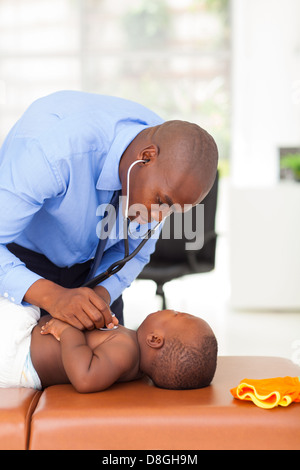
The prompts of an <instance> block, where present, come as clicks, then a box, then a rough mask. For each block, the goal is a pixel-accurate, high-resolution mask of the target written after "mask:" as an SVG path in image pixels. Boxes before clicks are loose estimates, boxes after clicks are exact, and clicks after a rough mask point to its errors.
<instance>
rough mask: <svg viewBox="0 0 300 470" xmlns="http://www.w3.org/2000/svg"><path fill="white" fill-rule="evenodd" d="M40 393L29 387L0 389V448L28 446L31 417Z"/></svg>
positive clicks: (13, 448)
mask: <svg viewBox="0 0 300 470" xmlns="http://www.w3.org/2000/svg"><path fill="white" fill-rule="evenodd" d="M40 395H41V392H37V391H36V390H33V389H29V388H12V389H9V388H2V389H0V449H6V450H23V449H26V448H27V447H28V441H29V434H30V424H31V417H32V413H33V411H34V409H35V407H36V405H37V402H38V400H39V397H40Z"/></svg>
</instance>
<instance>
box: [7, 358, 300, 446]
mask: <svg viewBox="0 0 300 470" xmlns="http://www.w3.org/2000/svg"><path fill="white" fill-rule="evenodd" d="M286 375H290V376H298V375H300V367H298V366H297V365H295V364H293V363H292V362H291V361H289V360H287V359H282V358H274V357H220V358H219V359H218V367H217V372H216V375H215V378H214V380H213V383H212V385H211V386H210V387H207V388H204V389H199V390H184V391H172V390H162V389H159V388H156V387H154V386H153V385H152V384H151V383H150V382H149V381H148V380H144V379H143V380H139V381H136V382H131V383H124V384H116V385H114V386H113V387H111V388H110V389H109V390H106V391H104V392H100V393H94V394H88V395H86V394H79V393H76V392H75V391H74V389H73V388H72V386H69V385H64V386H53V387H49V388H48V389H46V390H45V391H44V392H43V393H42V394H41V396H40V399H39V402H38V404H37V407H36V409H35V411H34V412H33V415H32V422H31V431H30V439H29V448H30V449H105V450H117V449H118V450H122V449H123V450H124V449H126V450H132V449H136V450H137V449H147V450H149V449H156V450H157V449H159V450H176V449H177V450H180V449H183V450H189V449H194V450H199V449H300V403H293V404H291V405H290V406H288V407H287V408H282V407H278V408H275V409H272V410H264V409H261V408H258V407H256V406H255V405H254V404H253V403H251V402H241V401H239V400H236V399H234V398H233V397H232V395H231V394H230V389H231V388H233V387H235V386H237V385H238V383H239V382H240V380H242V379H244V378H255V379H261V378H271V377H277V376H286ZM0 396H1V395H0Z"/></svg>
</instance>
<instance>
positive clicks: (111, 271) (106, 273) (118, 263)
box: [82, 160, 163, 288]
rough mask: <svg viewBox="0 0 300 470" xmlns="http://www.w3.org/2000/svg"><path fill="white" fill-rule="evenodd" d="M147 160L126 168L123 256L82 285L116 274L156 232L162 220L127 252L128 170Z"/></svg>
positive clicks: (99, 281)
mask: <svg viewBox="0 0 300 470" xmlns="http://www.w3.org/2000/svg"><path fill="white" fill-rule="evenodd" d="M148 161H149V160H136V161H135V162H133V163H132V164H131V165H130V167H129V168H128V172H127V197H126V207H125V211H124V217H123V229H124V230H123V231H124V258H122V259H120V260H118V261H115V262H114V263H113V264H111V265H110V266H109V267H108V268H107V269H106V271H104V272H102V273H101V274H98V275H97V276H95V277H93V278H92V279H90V280H89V281H87V282H86V283H85V284H83V286H82V287H90V288H93V287H96V286H97V285H98V284H100V283H101V282H103V281H105V279H108V278H109V277H111V276H113V275H114V274H116V273H117V272H118V271H120V270H121V269H122V268H123V267H124V266H125V264H126V263H128V261H130V260H131V259H132V258H134V256H136V255H137V254H138V253H139V252H140V251H141V249H142V248H143V246H144V245H145V243H147V241H148V240H150V238H151V237H152V235H153V234H154V233H155V232H156V230H157V229H158V228H159V226H160V225H161V224H162V222H163V220H162V221H161V222H158V223H157V224H156V225H155V226H154V227H153V228H149V229H148V231H147V233H146V235H145V236H144V237H137V238H140V239H142V241H141V243H140V244H139V245H138V246H137V247H136V249H135V250H133V251H132V253H129V243H128V235H129V234H130V235H132V234H131V232H130V228H129V224H130V219H129V216H128V210H129V176H130V172H131V170H132V168H133V166H134V165H136V164H137V163H147V162H148Z"/></svg>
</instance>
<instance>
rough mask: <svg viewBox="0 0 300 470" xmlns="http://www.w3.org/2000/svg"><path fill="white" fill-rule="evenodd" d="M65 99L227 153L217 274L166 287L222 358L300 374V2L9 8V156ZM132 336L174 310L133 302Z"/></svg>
mask: <svg viewBox="0 0 300 470" xmlns="http://www.w3.org/2000/svg"><path fill="white" fill-rule="evenodd" d="M62 89H73V90H74V89H75V90H83V91H88V92H95V93H101V94H109V95H116V96H121V97H124V98H128V99H132V100H134V101H138V102H140V103H142V104H144V105H145V106H148V107H150V108H151V109H152V110H153V111H155V112H157V113H158V114H160V115H161V116H162V117H163V118H165V119H166V120H168V119H183V120H188V121H192V122H196V123H197V124H199V125H201V126H202V127H204V128H205V129H207V130H208V131H209V132H210V133H211V134H212V135H213V136H214V138H215V140H216V142H217V144H218V147H219V153H220V163H219V177H220V178H219V188H218V203H217V213H216V233H217V245H216V258H215V267H214V269H213V270H212V271H211V272H209V273H203V274H191V275H185V276H183V277H181V278H178V279H176V280H173V281H170V282H168V283H167V284H166V285H165V293H166V299H167V305H168V307H170V308H174V309H176V310H182V311H186V312H189V313H192V314H194V315H199V316H201V317H202V318H204V319H206V320H207V321H208V322H209V323H210V325H211V326H212V328H213V329H214V331H215V333H216V336H217V338H218V342H219V352H220V354H222V355H236V354H239V355H269V356H282V357H287V358H289V359H291V360H293V361H294V362H297V363H300V210H299V209H300V2H299V0H114V1H111V0H0V144H2V142H3V140H4V138H5V136H6V134H7V132H8V131H9V129H10V128H11V127H12V125H13V124H14V123H15V121H16V120H17V119H18V118H19V117H20V115H21V114H22V113H23V112H24V110H25V109H26V108H27V106H28V105H29V104H31V102H32V101H34V100H35V99H37V98H39V97H41V96H44V95H47V94H49V93H52V92H54V91H57V90H62ZM124 300H125V322H126V326H128V327H130V328H136V327H137V326H138V325H139V324H140V322H141V321H142V320H143V319H144V317H145V316H146V315H147V314H148V313H150V312H152V311H155V310H157V309H160V308H161V299H160V297H158V296H157V295H156V286H155V283H154V282H153V281H151V280H142V279H138V280H136V281H135V282H134V283H133V285H132V286H131V287H130V289H127V290H126V292H125V293H124Z"/></svg>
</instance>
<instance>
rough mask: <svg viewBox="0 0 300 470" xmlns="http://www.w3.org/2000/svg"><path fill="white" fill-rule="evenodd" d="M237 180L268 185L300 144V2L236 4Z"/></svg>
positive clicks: (234, 157)
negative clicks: (289, 149) (285, 154)
mask: <svg viewBox="0 0 300 470" xmlns="http://www.w3.org/2000/svg"><path fill="white" fill-rule="evenodd" d="M232 19H233V23H232V44H233V56H232V64H233V66H232V100H233V112H232V131H233V135H232V167H231V168H232V181H233V184H234V185H238V186H245V185H246V186H247V185H250V186H253V185H254V186H255V185H269V184H273V183H274V182H276V180H277V179H278V174H279V166H278V147H280V146H299V145H300V1H299V0H232Z"/></svg>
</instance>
